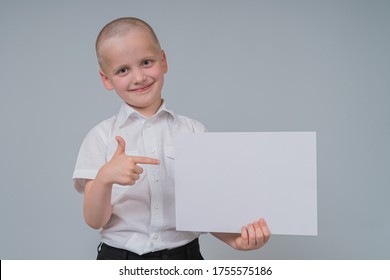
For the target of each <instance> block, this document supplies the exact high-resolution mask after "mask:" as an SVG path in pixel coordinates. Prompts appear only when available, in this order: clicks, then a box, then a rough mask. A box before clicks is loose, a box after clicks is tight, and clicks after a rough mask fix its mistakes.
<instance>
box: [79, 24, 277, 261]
mask: <svg viewBox="0 0 390 280" xmlns="http://www.w3.org/2000/svg"><path fill="white" fill-rule="evenodd" d="M96 53H97V57H98V61H99V65H100V76H101V79H102V81H103V84H104V86H105V88H106V89H107V90H114V91H115V92H116V93H117V94H118V96H119V97H120V98H121V99H122V100H123V101H124V103H123V104H122V107H121V109H120V111H119V113H118V114H117V115H116V116H114V117H111V118H110V119H108V120H105V121H103V122H102V123H100V124H98V125H97V126H96V127H95V128H93V129H92V130H91V131H90V132H89V133H88V135H87V137H86V138H85V139H84V142H83V144H82V146H81V148H80V152H79V156H78V159H77V163H76V168H75V171H74V174H73V179H74V183H75V187H76V189H77V190H78V191H79V192H84V218H85V221H86V223H87V224H88V225H89V226H91V227H92V228H95V229H101V230H100V233H101V237H102V243H101V245H100V246H99V253H98V257H97V258H98V259H203V257H202V255H201V253H200V250H199V242H198V237H199V233H195V232H180V231H176V229H175V204H174V177H173V174H174V171H173V160H174V152H173V150H174V148H173V136H174V134H175V133H177V132H205V131H206V129H205V127H204V126H203V125H202V124H201V123H199V122H198V121H195V120H192V119H190V118H187V117H184V116H181V115H177V114H175V113H173V112H172V111H170V110H168V109H167V108H166V106H165V102H164V100H163V99H162V97H161V91H162V87H163V84H164V75H165V74H166V73H167V71H168V64H167V59H166V55H165V52H164V51H163V50H161V47H160V44H159V41H158V39H157V37H156V35H155V33H154V31H153V29H152V28H151V27H150V26H149V25H148V24H147V23H145V22H144V21H142V20H140V19H137V18H120V19H117V20H114V21H112V22H110V23H109V24H107V25H106V26H105V27H104V28H103V29H102V31H101V32H100V34H99V36H98V38H97V40H96ZM213 235H214V236H215V237H217V238H218V239H220V240H222V241H224V242H225V243H227V244H229V245H230V246H232V247H233V248H236V249H238V250H252V249H258V248H261V247H262V246H263V245H264V244H266V243H267V241H268V239H269V237H270V231H269V229H268V226H267V224H266V223H265V221H264V220H263V219H260V220H259V221H255V222H253V223H250V224H248V225H247V226H244V227H242V232H241V234H231V233H213Z"/></svg>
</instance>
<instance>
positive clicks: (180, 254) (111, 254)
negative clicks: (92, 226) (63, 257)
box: [96, 238, 203, 260]
mask: <svg viewBox="0 0 390 280" xmlns="http://www.w3.org/2000/svg"><path fill="white" fill-rule="evenodd" d="M96 259H97V260H203V257H202V254H201V253H200V250H199V240H198V238H197V239H195V240H193V241H191V242H190V243H188V244H186V245H183V246H180V247H177V248H173V249H165V250H161V251H156V252H151V253H147V254H144V255H138V254H136V253H133V252H130V251H127V250H124V249H118V248H115V247H111V246H109V245H107V244H105V243H101V244H100V245H99V247H98V255H97V258H96Z"/></svg>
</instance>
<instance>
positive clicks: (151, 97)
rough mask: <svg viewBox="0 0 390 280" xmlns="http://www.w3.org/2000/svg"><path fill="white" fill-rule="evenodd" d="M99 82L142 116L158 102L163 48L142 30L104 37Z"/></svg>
mask: <svg viewBox="0 0 390 280" xmlns="http://www.w3.org/2000/svg"><path fill="white" fill-rule="evenodd" d="M101 49H102V57H103V60H104V64H103V65H104V66H103V67H102V69H101V70H100V76H101V78H102V80H103V84H104V86H105V87H106V89H108V90H112V89H114V90H115V91H116V93H117V94H118V95H119V97H121V98H122V99H123V101H125V102H126V103H127V104H128V105H130V106H131V107H133V108H134V109H136V110H137V111H139V112H140V113H141V114H143V115H144V116H146V117H151V116H153V115H154V114H155V113H156V112H157V110H158V108H159V107H160V105H161V103H162V98H161V90H162V86H163V83H164V74H165V73H167V71H168V65H167V61H166V57H165V53H164V51H162V50H160V48H159V47H158V46H157V45H156V43H155V42H154V41H153V39H152V36H151V35H150V34H149V33H148V32H147V31H145V30H144V29H140V28H134V29H131V30H129V31H128V32H127V33H126V34H124V35H117V36H114V37H111V38H108V39H107V40H106V41H105V42H104V43H103V45H102V48H101Z"/></svg>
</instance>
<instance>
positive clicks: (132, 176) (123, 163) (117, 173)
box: [98, 136, 160, 186]
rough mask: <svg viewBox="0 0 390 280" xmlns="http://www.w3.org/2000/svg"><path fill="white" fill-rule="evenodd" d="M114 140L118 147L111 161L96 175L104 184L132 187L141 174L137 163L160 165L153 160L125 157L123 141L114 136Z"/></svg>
mask: <svg viewBox="0 0 390 280" xmlns="http://www.w3.org/2000/svg"><path fill="white" fill-rule="evenodd" d="M115 139H116V141H117V142H118V147H117V149H116V151H115V153H114V155H113V157H112V159H111V160H110V161H109V162H107V163H106V164H105V165H104V166H103V167H102V168H101V169H100V171H99V174H98V175H100V176H101V178H100V179H101V180H102V182H104V184H107V185H112V184H119V185H123V186H127V185H134V184H135V182H136V181H137V180H138V179H139V178H140V175H141V174H142V172H143V169H142V167H140V166H138V164H139V163H141V164H154V165H157V164H160V161H159V160H158V159H154V158H148V157H141V156H127V155H126V152H125V151H126V142H125V140H124V139H123V138H122V137H120V136H116V137H115ZM100 176H99V177H100Z"/></svg>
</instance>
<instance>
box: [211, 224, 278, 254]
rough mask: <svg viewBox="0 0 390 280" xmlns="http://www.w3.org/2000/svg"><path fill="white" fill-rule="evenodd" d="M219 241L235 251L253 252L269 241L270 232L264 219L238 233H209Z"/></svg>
mask: <svg viewBox="0 0 390 280" xmlns="http://www.w3.org/2000/svg"><path fill="white" fill-rule="evenodd" d="M211 234H212V235H214V236H215V237H216V238H218V239H219V240H221V241H223V242H225V243H226V244H228V245H230V246H231V247H233V248H234V249H237V250H254V249H259V248H261V247H263V246H264V245H265V244H266V243H267V242H268V240H269V238H270V236H271V232H270V230H269V228H268V226H267V223H266V222H265V220H264V219H260V220H258V221H256V222H254V223H252V224H248V226H246V227H242V228H241V234H239V233H222V232H213V233H211Z"/></svg>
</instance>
